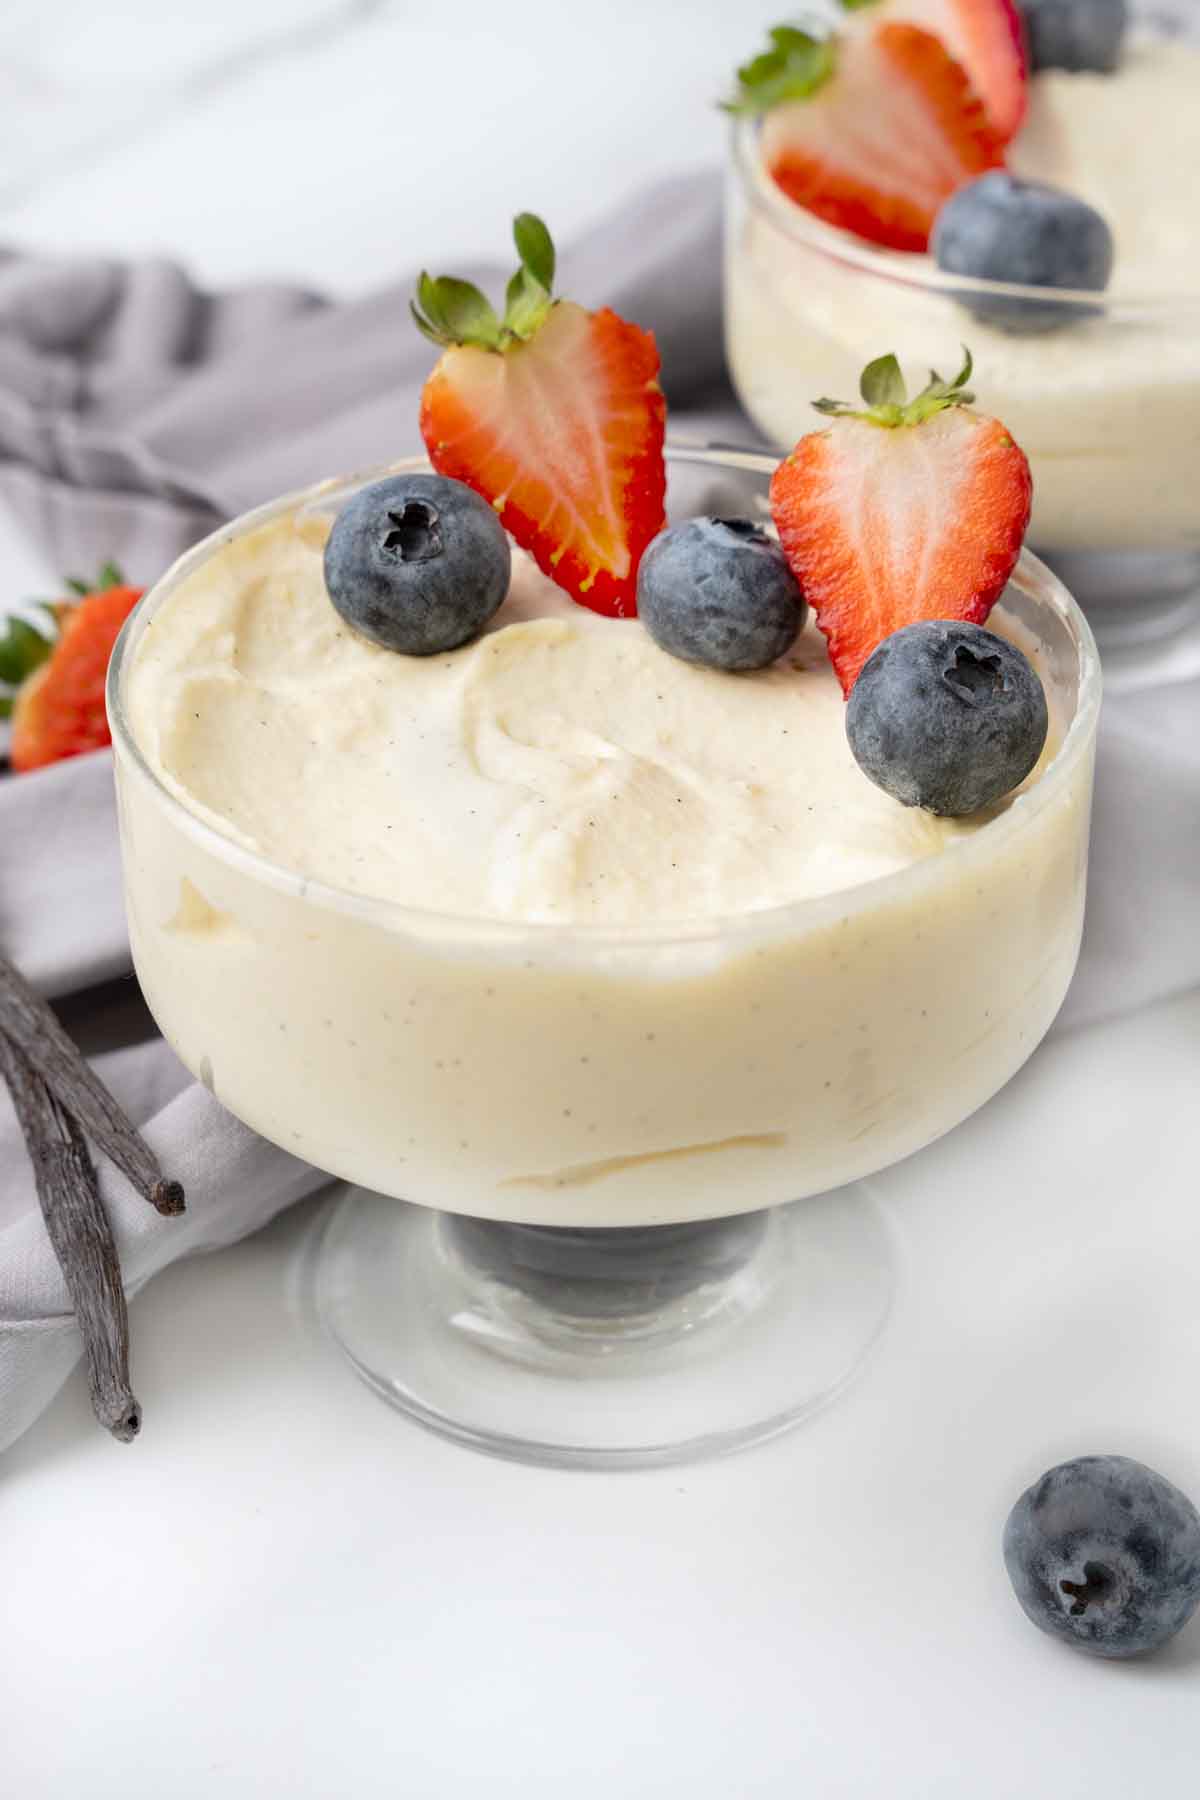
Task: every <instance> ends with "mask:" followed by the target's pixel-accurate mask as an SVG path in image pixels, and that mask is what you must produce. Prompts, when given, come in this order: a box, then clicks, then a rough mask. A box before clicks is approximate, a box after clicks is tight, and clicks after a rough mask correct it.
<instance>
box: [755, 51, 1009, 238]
mask: <svg viewBox="0 0 1200 1800" xmlns="http://www.w3.org/2000/svg"><path fill="white" fill-rule="evenodd" d="M771 38H772V42H773V43H774V45H775V49H774V50H773V51H769V52H768V53H767V54H766V56H765V57H759V58H756V59H755V61H754V62H752V63H747V64H746V66H745V67H744V68H742V69H740V70H739V71H738V78H739V83H740V89H739V97H738V99H737V100H736V101H734V102H733V110H735V111H742V112H759V111H766V113H767V118H766V121H765V123H764V126H763V133H762V153H763V158H764V160H765V162H766V165H767V168H768V169H769V170H770V172H771V175H772V177H773V179H774V180H775V182H776V183H777V184H778V186H779V187H780V188H782V189H783V192H784V193H785V194H787V196H788V198H789V199H791V200H794V201H796V203H797V204H798V205H800V206H803V207H806V208H807V209H808V211H810V212H813V213H816V215H817V216H818V217H819V218H822V219H824V220H826V221H827V223H829V224H830V225H836V226H838V227H839V228H840V229H842V230H843V231H853V232H855V233H856V234H857V235H858V236H859V237H862V238H866V239H868V240H869V241H870V242H871V243H876V244H884V245H886V246H887V247H888V248H889V249H893V250H926V249H928V247H929V235H930V233H931V231H932V230H933V223H934V220H935V219H936V217H937V215H938V212H939V211H940V209H941V207H942V206H943V205H944V204H945V202H946V201H947V200H948V199H949V197H950V195H951V194H952V193H954V192H955V190H956V189H957V188H959V187H961V186H962V185H963V183H964V182H967V181H973V180H974V179H975V177H976V176H977V175H982V174H983V173H984V172H985V171H986V170H987V169H992V168H996V167H997V166H999V165H1001V164H1002V163H1003V161H1004V146H1003V143H1002V141H1001V139H1000V136H999V134H998V133H997V131H996V130H995V128H994V126H993V125H992V124H991V123H990V121H989V120H988V117H987V114H986V113H985V112H984V109H983V103H982V101H981V100H980V99H979V97H978V95H977V94H976V93H975V92H974V90H973V89H972V87H971V84H970V82H969V81H968V80H967V77H966V74H965V73H964V71H963V69H962V68H961V66H960V65H959V64H958V63H957V62H955V60H954V58H953V57H952V56H951V55H950V54H949V52H948V51H947V50H946V48H945V46H944V45H943V44H942V43H941V42H940V40H939V39H938V38H936V37H934V36H933V35H932V34H931V33H930V32H927V31H922V30H920V29H918V28H917V27H916V26H914V25H901V24H889V23H886V22H885V23H883V24H881V25H880V24H874V25H871V26H870V27H869V28H867V29H857V30H851V31H849V32H846V33H843V34H841V35H839V36H837V37H833V38H827V39H824V40H817V39H814V38H812V37H810V36H809V35H808V34H807V33H806V32H803V31H798V30H796V29H795V28H794V27H791V26H782V27H779V28H778V29H777V30H775V31H773V32H772V33H771Z"/></svg>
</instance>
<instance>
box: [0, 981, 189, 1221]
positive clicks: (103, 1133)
mask: <svg viewBox="0 0 1200 1800" xmlns="http://www.w3.org/2000/svg"><path fill="white" fill-rule="evenodd" d="M0 1031H3V1032H5V1033H6V1034H7V1035H8V1037H9V1039H10V1040H11V1041H12V1043H14V1044H15V1045H16V1046H17V1048H18V1049H19V1050H20V1051H21V1052H22V1054H23V1055H24V1056H25V1057H27V1058H28V1060H29V1062H30V1063H31V1064H32V1065H33V1067H34V1069H36V1071H37V1073H38V1074H39V1075H40V1076H41V1078H42V1080H43V1081H44V1082H45V1083H46V1085H47V1087H48V1088H49V1089H50V1091H51V1092H52V1093H53V1094H54V1095H55V1096H56V1098H57V1099H58V1101H59V1103H60V1105H61V1106H62V1107H63V1108H64V1109H65V1110H66V1112H68V1113H69V1114H70V1115H71V1117H72V1119H73V1120H74V1121H75V1123H76V1124H77V1125H78V1126H79V1128H80V1130H81V1131H82V1132H83V1133H84V1134H85V1135H86V1136H87V1137H89V1138H91V1139H92V1141H93V1142H94V1143H95V1144H96V1145H97V1146H98V1148H99V1149H101V1150H103V1152H104V1154H105V1155H106V1156H107V1157H108V1158H109V1160H110V1162H113V1163H115V1164H116V1166H117V1168H118V1169H120V1171H121V1173H122V1174H123V1175H125V1176H126V1177H127V1178H128V1179H129V1181H130V1182H131V1183H132V1184H133V1186H134V1187H135V1188H136V1189H137V1191H138V1193H139V1194H141V1195H142V1197H143V1199H145V1200H148V1201H149V1202H150V1204H151V1206H153V1207H155V1208H156V1210H157V1211H158V1212H160V1213H163V1214H165V1215H166V1216H167V1217H168V1218H170V1217H174V1216H175V1215H176V1214H177V1213H181V1212H182V1211H183V1205H184V1201H183V1189H182V1187H180V1185H179V1183H178V1182H177V1181H168V1180H167V1179H166V1178H165V1176H164V1175H163V1172H162V1169H161V1168H160V1166H159V1163H158V1159H157V1158H156V1157H155V1155H154V1153H153V1151H152V1150H151V1149H150V1147H149V1145H148V1144H147V1143H146V1142H145V1141H144V1139H143V1138H142V1137H141V1136H140V1135H139V1134H138V1132H137V1131H136V1130H135V1129H134V1127H133V1125H132V1124H131V1123H130V1121H129V1119H128V1118H127V1117H126V1115H125V1113H124V1111H123V1109H122V1108H121V1107H120V1106H118V1104H117V1102H116V1101H115V1100H114V1099H113V1097H112V1095H111V1094H110V1093H109V1091H108V1089H107V1088H106V1087H105V1086H104V1083H103V1082H102V1081H100V1080H99V1078H98V1077H97V1076H96V1075H95V1074H93V1072H92V1069H91V1067H90V1065H89V1064H88V1062H87V1060H86V1059H85V1058H84V1057H83V1056H81V1054H80V1052H79V1051H78V1049H77V1048H76V1046H75V1044H74V1043H73V1042H72V1040H71V1038H70V1036H69V1035H68V1034H67V1032H66V1031H64V1030H63V1027H62V1026H61V1025H60V1024H59V1022H58V1019H57V1017H56V1015H55V1013H54V1011H53V1009H52V1008H51V1007H49V1006H48V1005H47V1004H46V1002H45V1001H44V1000H43V999H42V998H41V996H40V995H39V994H37V993H36V992H35V991H34V989H33V988H31V987H30V985H29V983H28V982H27V981H26V979H25V977H24V976H23V975H22V974H21V972H20V970H18V969H15V968H14V967H13V965H12V963H10V962H9V961H8V960H7V958H5V957H3V956H0Z"/></svg>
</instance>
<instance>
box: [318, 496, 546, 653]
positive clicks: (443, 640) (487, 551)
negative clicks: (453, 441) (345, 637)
mask: <svg viewBox="0 0 1200 1800" xmlns="http://www.w3.org/2000/svg"><path fill="white" fill-rule="evenodd" d="M511 569H512V552H511V550H510V549H509V543H508V537H507V535H506V534H505V530H504V527H503V526H502V525H501V523H500V521H499V519H498V518H497V517H496V514H495V512H494V511H493V510H492V508H491V507H490V506H489V505H488V503H487V501H486V500H481V499H480V497H479V495H478V494H477V493H475V492H474V491H473V489H471V488H469V487H466V486H464V484H463V483H462V482H461V481H449V480H447V478H446V477H445V476H444V475H391V476H389V477H388V478H387V480H386V481H376V482H374V483H373V484H372V485H371V486H370V487H366V488H363V489H361V491H360V492H359V493H357V494H355V495H354V497H353V498H352V499H350V500H348V501H347V502H346V504H345V506H343V508H342V510H341V512H340V513H339V514H338V516H337V518H336V519H335V520H334V523H333V530H332V531H331V532H330V534H329V539H328V542H327V543H326V545H325V586H326V587H327V588H328V590H329V598H330V599H331V600H332V601H333V604H334V606H335V607H336V608H337V610H338V612H339V613H341V615H342V617H343V619H345V621H346V623H347V624H348V625H352V626H353V627H354V629H355V631H358V632H361V633H362V635H363V636H364V637H368V638H370V639H371V641H372V642H373V643H376V644H382V645H383V647H384V649H385V650H400V651H403V652H404V654H405V655H406V656H434V655H436V653H437V652H438V651H439V650H454V649H456V648H457V646H458V645H459V644H465V643H466V642H467V640H468V638H473V637H477V636H478V635H479V633H480V632H481V631H482V630H483V627H484V626H485V625H486V624H487V622H488V620H489V619H490V618H491V616H492V614H493V613H494V612H495V611H496V608H497V607H498V606H499V605H500V603H501V602H502V600H503V599H504V597H505V595H506V594H507V593H508V581H509V575H510V573H511Z"/></svg>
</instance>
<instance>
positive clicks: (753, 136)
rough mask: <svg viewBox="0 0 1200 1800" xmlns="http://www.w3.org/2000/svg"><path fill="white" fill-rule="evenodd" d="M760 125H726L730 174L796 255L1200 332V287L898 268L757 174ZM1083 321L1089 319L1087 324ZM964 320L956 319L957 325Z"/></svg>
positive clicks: (901, 260) (921, 285) (900, 262)
mask: <svg viewBox="0 0 1200 1800" xmlns="http://www.w3.org/2000/svg"><path fill="white" fill-rule="evenodd" d="M761 124H762V121H761V119H758V118H750V117H745V116H737V117H734V118H733V119H732V121H731V130H730V149H731V158H732V164H733V168H734V170H735V172H736V175H737V178H738V181H739V183H740V185H741V190H742V194H743V196H744V198H745V200H746V202H747V204H748V205H750V206H751V207H753V208H754V210H755V211H756V212H757V213H758V214H759V215H760V216H761V217H762V218H763V219H765V220H766V221H767V222H768V224H770V225H772V226H773V227H774V228H775V229H776V230H777V231H779V232H780V233H781V234H782V235H783V236H784V237H787V238H790V239H791V240H792V242H793V243H794V244H796V245H797V246H799V247H800V248H801V249H804V250H808V251H813V252H815V253H816V254H817V255H820V256H824V257H827V258H828V259H829V260H830V261H832V262H838V263H842V264H843V265H844V266H845V267H847V268H851V269H855V270H857V271H858V272H859V273H860V274H862V275H866V276H867V277H869V278H870V279H873V280H876V281H886V282H889V283H892V284H893V285H895V286H897V287H905V288H912V289H915V290H916V291H917V292H919V293H925V294H933V295H940V296H942V297H943V298H944V299H946V300H950V301H954V302H956V303H957V304H959V305H963V304H966V303H968V302H969V301H970V300H971V299H979V300H988V299H991V300H995V299H1004V300H1031V301H1036V302H1037V303H1038V305H1040V306H1041V307H1043V308H1046V307H1056V306H1061V307H1063V308H1064V309H1067V308H1069V309H1070V310H1071V312H1072V313H1073V314H1075V313H1078V311H1079V309H1080V308H1081V307H1084V308H1086V309H1087V312H1088V313H1089V314H1090V315H1091V318H1092V320H1097V319H1098V320H1102V321H1103V322H1104V323H1107V324H1114V325H1123V324H1133V323H1136V322H1139V321H1140V322H1147V323H1155V322H1157V323H1159V324H1162V323H1164V322H1166V321H1167V320H1170V319H1173V318H1178V317H1180V316H1184V317H1186V316H1188V315H1190V314H1192V313H1194V314H1195V315H1196V324H1197V328H1198V329H1200V289H1198V290H1197V291H1196V292H1195V293H1182V294H1157V295H1155V294H1149V295H1145V296H1140V295H1136V294H1129V295H1126V294H1119V295H1114V294H1111V293H1108V292H1106V291H1103V290H1101V291H1096V290H1094V289H1088V288H1078V289H1076V288H1051V287H1028V286H1025V285H1023V284H1022V283H1020V282H1015V281H985V280H982V279H980V278H978V277H974V278H972V277H970V276H966V275H951V274H947V273H946V272H944V271H943V270H941V269H939V268H937V267H936V265H935V264H934V263H933V262H932V260H931V259H930V260H929V261H926V262H924V263H920V259H918V258H917V257H916V256H912V258H911V261H912V267H910V268H906V267H905V252H903V251H899V250H893V251H886V250H881V249H879V248H876V247H875V246H873V245H871V244H869V243H867V241H866V240H865V239H860V238H856V237H854V236H853V234H852V233H850V232H847V231H839V230H837V229H836V228H835V227H834V226H832V225H827V224H826V223H825V222H824V220H822V219H819V218H818V217H817V216H816V214H815V213H810V212H806V211H805V209H804V207H802V206H798V205H797V204H796V203H795V201H793V200H789V199H788V198H787V196H786V194H784V193H782V192H781V191H780V190H778V189H776V188H775V185H774V183H773V182H771V181H770V179H769V178H768V177H766V176H765V175H764V174H763V171H762V163H761V160H760V158H759V156H758V154H757V145H758V134H759V131H760V129H761ZM1089 322H1090V321H1089ZM965 324H966V322H965V321H964V327H965Z"/></svg>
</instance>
